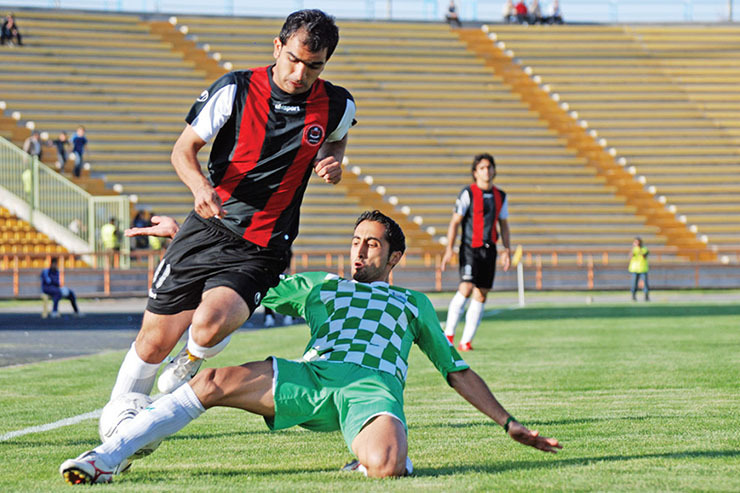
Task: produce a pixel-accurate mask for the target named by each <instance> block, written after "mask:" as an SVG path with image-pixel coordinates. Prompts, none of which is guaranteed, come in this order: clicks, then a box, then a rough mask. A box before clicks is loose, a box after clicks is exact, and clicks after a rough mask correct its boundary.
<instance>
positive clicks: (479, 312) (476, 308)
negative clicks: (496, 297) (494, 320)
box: [460, 300, 485, 344]
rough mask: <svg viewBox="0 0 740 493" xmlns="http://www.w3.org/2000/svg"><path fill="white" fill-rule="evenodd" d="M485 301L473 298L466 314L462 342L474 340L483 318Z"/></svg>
mask: <svg viewBox="0 0 740 493" xmlns="http://www.w3.org/2000/svg"><path fill="white" fill-rule="evenodd" d="M484 304H485V303H481V302H480V301H477V300H472V301H471V302H470V306H469V307H468V312H467V313H466V314H465V328H464V329H463V336H462V339H461V340H460V344H465V343H467V342H472V341H473V337H475V332H476V331H477V330H478V326H479V325H480V320H481V318H483V306H484Z"/></svg>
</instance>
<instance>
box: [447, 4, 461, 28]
mask: <svg viewBox="0 0 740 493" xmlns="http://www.w3.org/2000/svg"><path fill="white" fill-rule="evenodd" d="M445 19H447V22H448V23H449V25H450V27H452V24H455V25H456V26H457V27H462V22H460V16H459V15H458V14H457V5H455V0H450V6H449V7H447V15H446V16H445Z"/></svg>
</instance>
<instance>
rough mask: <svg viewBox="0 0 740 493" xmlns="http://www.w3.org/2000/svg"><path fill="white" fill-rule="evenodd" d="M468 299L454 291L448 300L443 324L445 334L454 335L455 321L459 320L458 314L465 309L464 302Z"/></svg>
mask: <svg viewBox="0 0 740 493" xmlns="http://www.w3.org/2000/svg"><path fill="white" fill-rule="evenodd" d="M467 301H468V299H467V298H466V297H465V296H463V295H462V293H460V291H458V292H456V293H455V296H453V297H452V300H451V301H450V306H449V308H448V309H447V323H446V324H445V335H446V336H454V335H455V328H456V327H457V321H458V320H460V314H461V313H462V311H463V310H464V309H465V302H467Z"/></svg>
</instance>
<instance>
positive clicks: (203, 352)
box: [188, 325, 231, 359]
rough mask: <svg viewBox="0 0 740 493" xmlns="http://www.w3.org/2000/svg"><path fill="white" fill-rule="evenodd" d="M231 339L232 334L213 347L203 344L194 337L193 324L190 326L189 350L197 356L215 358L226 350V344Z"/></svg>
mask: <svg viewBox="0 0 740 493" xmlns="http://www.w3.org/2000/svg"><path fill="white" fill-rule="evenodd" d="M229 340H231V335H228V336H226V338H225V339H224V340H223V341H221V342H219V343H218V344H216V345H215V346H213V347H206V346H201V345H200V344H198V343H196V342H195V340H194V339H193V326H192V325H191V326H190V327H188V352H189V353H190V354H191V355H193V356H195V357H196V358H200V359H209V358H213V357H214V356H216V355H217V354H218V353H220V352H221V351H223V350H224V348H225V347H226V345H227V344H228V343H229Z"/></svg>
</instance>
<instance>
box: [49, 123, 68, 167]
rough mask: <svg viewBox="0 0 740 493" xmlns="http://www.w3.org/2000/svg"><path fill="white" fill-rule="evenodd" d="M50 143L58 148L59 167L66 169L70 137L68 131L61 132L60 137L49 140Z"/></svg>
mask: <svg viewBox="0 0 740 493" xmlns="http://www.w3.org/2000/svg"><path fill="white" fill-rule="evenodd" d="M49 145H53V146H54V147H56V149H57V169H58V170H59V171H64V165H65V163H66V162H67V156H68V154H67V147H69V139H68V138H67V132H60V133H59V137H57V138H56V139H55V140H52V141H51V142H49Z"/></svg>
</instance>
